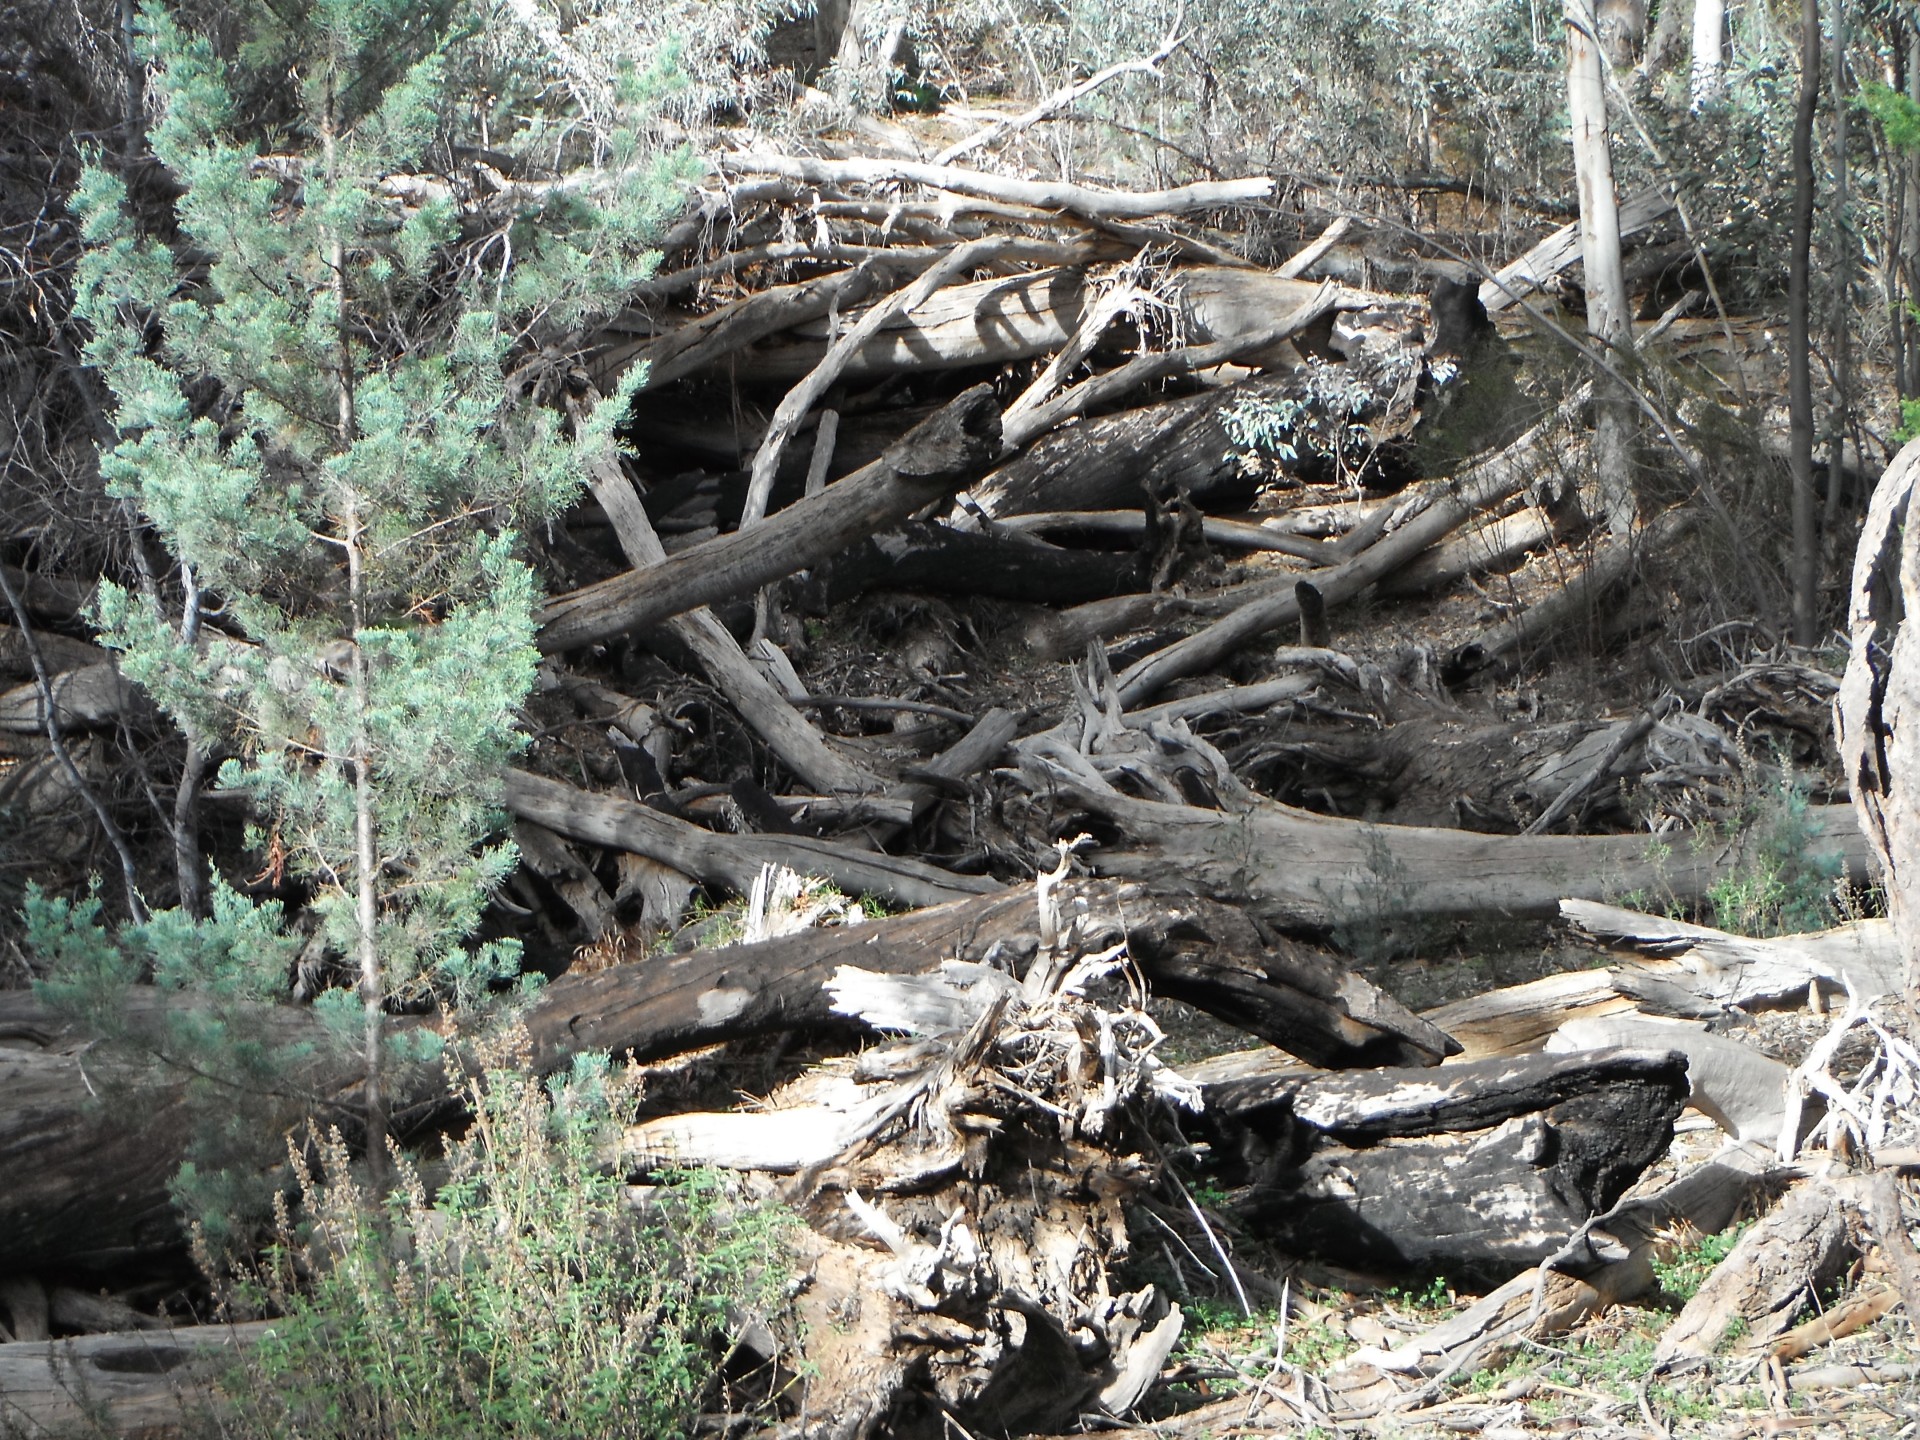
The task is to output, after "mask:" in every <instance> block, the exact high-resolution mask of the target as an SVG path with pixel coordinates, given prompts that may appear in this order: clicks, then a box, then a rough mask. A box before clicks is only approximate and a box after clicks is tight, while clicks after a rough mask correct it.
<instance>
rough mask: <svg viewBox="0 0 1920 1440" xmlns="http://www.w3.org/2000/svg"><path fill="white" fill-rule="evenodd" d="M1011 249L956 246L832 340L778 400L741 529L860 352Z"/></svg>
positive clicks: (995, 239)
mask: <svg viewBox="0 0 1920 1440" xmlns="http://www.w3.org/2000/svg"><path fill="white" fill-rule="evenodd" d="M1012 243H1013V242H1012V241H1011V240H1010V239H1009V238H1008V237H1006V236H989V237H987V238H985V239H981V240H971V241H968V242H967V243H966V244H964V245H960V246H956V247H955V248H954V249H952V250H950V251H949V252H948V253H947V254H945V255H943V256H941V257H940V259H939V261H938V262H937V263H936V264H934V265H933V266H932V267H930V268H929V269H928V270H927V272H926V273H925V274H924V275H922V276H920V277H919V278H918V279H917V280H915V281H914V282H913V284H911V285H909V286H907V287H906V288H905V289H904V290H898V291H895V292H894V293H893V294H891V295H889V296H887V297H886V298H885V299H883V300H878V301H876V302H874V303H873V304H872V305H869V306H868V307H867V308H866V310H865V311H864V312H863V313H862V314H861V315H860V316H859V318H858V319H856V320H855V321H854V322H853V324H852V325H850V326H848V327H847V329H846V330H845V332H844V333H843V334H841V335H839V336H838V337H837V338H835V339H833V341H832V343H831V344H830V345H828V347H827V349H826V352H825V353H824V354H823V355H821V357H820V358H819V360H818V361H817V362H815V364H814V365H813V366H812V367H811V368H810V369H809V370H808V371H807V372H806V373H805V374H804V375H803V376H801V377H800V379H799V382H798V383H797V384H795V385H794V387H793V388H792V389H791V390H789V391H788V392H787V393H786V394H785V395H784V396H782V397H781V400H780V404H779V407H778V408H777V409H775V411H774V412H773V418H772V419H771V420H769V421H768V422H767V431H766V434H765V435H763V436H761V438H760V448H759V449H758V450H757V451H756V452H755V453H754V457H753V465H752V476H751V479H750V480H749V482H748V485H747V498H746V503H745V505H744V506H743V507H742V509H741V512H740V528H741V529H743V530H744V529H746V528H747V527H749V526H752V525H757V524H758V523H759V522H760V521H761V520H762V519H764V518H765V516H766V513H767V503H768V500H769V499H770V498H771V496H772V494H773V480H774V475H775V474H776V472H777V471H778V470H779V468H780V456H781V454H782V453H783V452H784V451H785V449H786V446H787V441H788V440H789V439H791V438H792V436H793V432H794V431H795V430H796V429H798V428H799V425H800V422H801V420H802V419H804V418H805V416H806V415H807V413H808V412H809V411H811V410H812V409H813V407H814V406H815V405H816V404H817V403H818V402H819V401H820V399H821V398H822V397H823V396H825V394H826V393H827V391H828V390H829V389H830V388H831V387H832V386H834V385H835V384H837V383H838V382H840V381H841V380H842V379H843V378H846V377H848V376H849V375H850V374H851V373H852V372H854V370H855V368H856V365H855V362H856V357H858V356H859V355H860V352H861V348H862V347H863V346H864V345H865V344H866V343H867V342H868V341H869V340H871V339H873V338H874V337H875V336H876V335H878V334H879V333H880V332H881V330H883V329H885V328H887V327H888V326H889V325H890V324H892V323H893V322H895V321H898V322H899V323H900V324H901V325H903V326H907V327H913V328H915V329H917V328H918V327H917V324H916V317H915V311H916V310H917V309H918V308H919V307H921V306H923V305H924V304H925V303H926V302H927V300H928V298H929V297H930V296H932V294H933V293H934V292H935V291H936V290H938V289H939V288H940V287H941V286H943V285H945V284H946V283H947V282H948V281H949V280H951V279H953V277H955V276H956V275H962V274H966V273H968V272H970V271H972V270H973V269H975V268H977V267H978V266H981V265H984V264H986V263H988V262H989V261H990V260H991V259H993V258H994V256H995V254H996V252H997V251H999V250H1003V249H1006V248H1008V247H1009V246H1010V245H1011V244H1012ZM992 328H994V329H996V330H997V329H998V328H999V327H997V326H996V327H992Z"/></svg>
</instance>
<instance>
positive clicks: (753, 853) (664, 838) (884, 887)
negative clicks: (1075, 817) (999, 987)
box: [503, 770, 1000, 905]
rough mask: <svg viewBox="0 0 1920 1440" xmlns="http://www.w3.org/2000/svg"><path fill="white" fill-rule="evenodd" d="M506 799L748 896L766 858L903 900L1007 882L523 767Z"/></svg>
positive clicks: (565, 831) (573, 832)
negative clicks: (721, 825) (716, 821)
mask: <svg viewBox="0 0 1920 1440" xmlns="http://www.w3.org/2000/svg"><path fill="white" fill-rule="evenodd" d="M503 803H504V804H505V805H506V807H507V809H508V810H510V811H512V812H513V814H515V815H517V816H518V817H519V818H521V819H522V820H532V821H534V822H535V823H536V824H540V825H545V826H546V827H547V828H548V829H549V830H553V831H556V832H558V833H559V834H562V835H565V836H567V837H568V838H569V839H571V840H584V841H586V842H587V843H588V844H592V845H607V846H612V847H613V848H615V849H619V850H630V851H632V852H633V853H634V854H636V855H645V856H646V857H647V858H648V859H650V860H657V861H659V862H660V863H661V864H663V865H670V866H672V867H673V868H674V869H675V870H678V871H680V872H681V873H682V874H685V875H691V876H692V877H693V878H694V879H696V880H700V881H703V882H705V883H708V884H717V885H724V886H726V887H727V888H729V889H731V890H733V891H735V892H737V893H739V894H742V895H744V894H745V893H746V892H747V891H748V890H749V889H751V888H752V886H753V882H754V879H755V877H757V876H758V875H759V873H760V870H761V868H762V867H763V866H766V865H785V866H787V867H788V868H789V869H793V870H799V871H801V872H803V873H808V874H815V875H820V876H823V877H824V878H826V879H828V880H831V881H833V883H834V884H836V885H838V886H839V887H840V888H841V889H842V890H844V891H846V892H848V893H849V894H855V895H878V896H882V897H884V898H885V899H887V900H889V901H891V902H892V903H893V904H896V905H938V904H940V903H941V902H943V901H946V900H955V899H958V898H960V897H961V896H963V895H979V894H984V893H986V892H988V891H992V890H997V889H999V888H1000V886H999V885H998V884H997V883H996V882H994V881H992V880H987V879H982V878H980V877H978V876H972V875H955V874H952V873H950V872H948V871H945V870H941V869H939V868H938V867H937V866H933V865H928V864H926V863H925V862H924V861H920V860H909V859H905V858H902V857H899V856H893V855H881V854H877V853H875V852H873V851H868V850H856V849H854V848H853V847H852V846H850V845H838V844H835V843H833V842H832V841H829V840H814V839H810V838H808V837H806V836H800V835H782V836H772V835H718V834H715V833H714V832H713V831H711V830H702V829H701V828H700V827H699V826H697V825H689V824H688V823H687V822H686V821H684V820H676V819H674V817H673V816H671V815H666V814H662V813H661V812H660V811H658V810H654V809H650V808H649V807H647V806H645V805H641V804H638V803H636V802H634V801H632V800H623V799H620V798H619V797H618V796H614V795H596V794H593V793H592V792H590V791H586V790H581V789H578V788H576V787H574V786H572V785H568V784H565V783H564V782H562V781H559V780H548V779H545V778H543V777H541V776H538V775H529V774H527V773H526V772H524V771H518V770H516V771H514V772H512V773H511V774H509V775H508V776H507V784H506V793H505V795H504V796H503Z"/></svg>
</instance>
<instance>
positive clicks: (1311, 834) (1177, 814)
mask: <svg viewBox="0 0 1920 1440" xmlns="http://www.w3.org/2000/svg"><path fill="white" fill-rule="evenodd" d="M1021 746H1022V751H1023V764H1026V765H1028V766H1030V767H1031V768H1032V773H1033V774H1034V776H1035V779H1036V781H1037V783H1039V784H1041V785H1043V786H1051V787H1053V788H1054V789H1055V790H1056V791H1058V792H1059V793H1060V794H1061V795H1063V796H1065V797H1067V798H1069V799H1071V800H1072V801H1073V802H1074V803H1076V804H1079V805H1082V806H1084V807H1085V808H1086V809H1088V810H1090V811H1092V812H1093V813H1095V814H1099V815H1102V816H1104V817H1106V818H1107V819H1109V820H1112V821H1113V822H1115V823H1116V824H1117V825H1118V826H1119V828H1120V832H1121V834H1122V835H1124V836H1125V837H1126V841H1125V844H1126V846H1127V848H1125V849H1119V848H1116V849H1110V850H1101V851H1097V852H1095V853H1093V854H1092V855H1091V856H1090V857H1089V858H1090V860H1091V863H1092V864H1093V865H1094V867H1095V868H1096V869H1097V870H1099V871H1101V872H1102V873H1105V874H1113V875H1123V876H1133V877H1137V878H1144V877H1154V876H1158V877H1163V878H1165V877H1170V876H1174V875H1178V876H1179V877H1181V880H1182V881H1183V882H1184V883H1186V884H1190V885H1192V886H1194V887H1195V889H1196V891H1197V892H1198V893H1200V894H1204V895H1210V896H1214V897H1216V898H1236V899H1241V900H1244V901H1246V902H1247V903H1248V904H1250V905H1251V906H1253V908H1255V909H1256V910H1258V911H1259V912H1261V913H1262V914H1264V915H1266V916H1268V917H1270V918H1272V919H1273V920H1275V921H1276V922H1279V923H1282V924H1296V925H1309V926H1316V927H1331V926H1339V925H1345V926H1354V925H1361V926H1367V925H1381V926H1391V925H1393V924H1396V923H1403V922H1405V921H1410V920H1414V919H1416V918H1420V917H1429V918H1431V917H1439V916H1468V915H1472V916H1480V917H1485V916H1488V915H1508V916H1513V917H1516V918H1518V917H1547V916H1551V915H1553V914H1555V913H1557V912H1558V910H1559V907H1560V902H1561V900H1562V899H1563V898H1564V897H1567V896H1573V897H1576V898H1581V899H1594V900H1599V899H1602V898H1604V897H1606V896H1609V895H1620V894H1628V893H1631V892H1633V891H1635V890H1644V891H1645V892H1647V893H1649V894H1661V895H1671V896H1672V897H1674V898H1675V899H1676V900H1679V901H1681V902H1683V903H1684V902H1686V901H1688V900H1694V899H1698V898H1699V897H1700V896H1702V895H1704V894H1705V893H1706V890H1707V889H1708V887H1709V886H1711V885H1712V883H1713V881H1714V879H1715V878H1716V877H1718V876H1720V875H1723V874H1728V873H1731V872H1733V871H1735V870H1737V869H1738V868H1739V867H1741V866H1742V865H1743V864H1746V863H1748V860H1747V854H1746V849H1747V847H1749V846H1751V845H1752V844H1755V843H1757V842H1755V841H1745V840H1736V841H1733V842H1731V843H1729V844H1726V845H1724V846H1720V847H1716V848H1711V849H1707V848H1703V849H1700V850H1694V849H1692V848H1691V847H1689V846H1687V845H1686V844H1685V843H1684V841H1682V840H1680V839H1678V838H1677V837H1676V840H1675V843H1673V844H1672V845H1671V847H1670V848H1669V849H1666V850H1665V851H1664V852H1657V851H1652V850H1650V849H1649V847H1648V845H1647V841H1646V837H1644V836H1641V835H1594V836H1555V835H1538V836H1533V835H1527V836H1508V835H1478V834H1472V833H1469V832H1464V831H1459V830H1441V829H1433V828H1428V827H1422V826H1411V825H1407V826H1401V825H1374V824H1368V823H1365V822H1362V821H1358V820H1342V819H1336V818H1333V817H1329V816H1322V815H1314V814H1311V813H1310V812H1307V811H1304V810H1295V809H1292V808H1290V807H1287V806H1282V805H1276V804H1273V803H1270V802H1266V801H1261V802H1257V803H1255V804H1254V805H1252V806H1251V807H1245V808H1242V809H1240V810H1237V811H1218V810H1208V809H1202V808H1198V807H1194V806H1189V805H1175V804H1168V803H1166V802H1164V801H1158V800H1140V799H1136V798H1134V797H1133V796H1130V795H1125V794H1122V793H1121V792H1120V791H1118V790H1116V789H1115V788H1114V787H1113V786H1112V785H1110V784H1108V783H1107V782H1106V781H1105V780H1104V779H1103V778H1102V777H1101V776H1100V775H1099V773H1098V772H1097V771H1096V770H1095V769H1094V767H1093V766H1092V765H1091V764H1090V763H1088V762H1087V760H1086V757H1085V756H1081V755H1078V754H1077V753H1075V752H1073V751H1071V750H1070V749H1068V748H1067V747H1066V746H1065V745H1064V744H1062V743H1061V742H1059V741H1058V740H1049V739H1046V738H1043V737H1035V738H1034V739H1031V740H1026V741H1022V742H1021ZM1807 818H1808V823H1809V832H1810V833H1809V837H1808V845H1809V847H1810V848H1811V849H1812V850H1814V851H1815V852H1816V853H1819V854H1823V855H1833V856H1837V857H1838V858H1839V859H1840V860H1841V861H1842V863H1843V866H1844V868H1845V869H1846V871H1847V872H1848V873H1849V874H1854V875H1859V874H1862V873H1864V867H1865V862H1866V849H1865V841H1864V839H1863V838H1862V836H1861V835H1860V830H1859V826H1858V824H1857V823H1856V822H1855V820H1854V818H1853V815H1852V812H1851V811H1850V810H1848V809H1847V808H1845V807H1841V806H1830V807H1815V808H1814V809H1811V810H1809V811H1808V817H1807Z"/></svg>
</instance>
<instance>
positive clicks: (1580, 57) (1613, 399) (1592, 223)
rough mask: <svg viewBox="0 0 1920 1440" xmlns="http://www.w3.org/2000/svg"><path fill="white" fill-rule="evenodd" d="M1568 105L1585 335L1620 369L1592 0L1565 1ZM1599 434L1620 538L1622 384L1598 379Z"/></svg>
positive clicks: (1614, 209) (1623, 327) (1611, 208)
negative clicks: (1583, 268)
mask: <svg viewBox="0 0 1920 1440" xmlns="http://www.w3.org/2000/svg"><path fill="white" fill-rule="evenodd" d="M1566 30H1567V108H1568V110H1569V112H1570V114H1571V118H1572V122H1573V169H1574V175H1575V178H1576V180H1577V182H1578V184H1579V188H1580V255H1581V259H1582V260H1583V261H1584V262H1585V266H1586V295H1587V334H1588V336H1589V337H1591V339H1592V340H1593V343H1594V345H1595V346H1596V347H1597V348H1598V349H1599V351H1600V352H1601V355H1602V357H1603V358H1604V359H1605V360H1606V361H1607V362H1608V363H1609V364H1610V365H1611V366H1613V367H1614V368H1615V369H1616V370H1617V369H1618V368H1619V367H1620V366H1621V365H1622V364H1623V363H1624V362H1625V361H1626V360H1627V359H1628V357H1629V356H1630V355H1631V354H1632V351H1633V323H1632V312H1631V311H1630V310H1629V309H1628V307H1627V280H1626V273H1625V271H1624V269H1623V268H1622V266H1621V259H1620V202H1619V197H1618V195H1617V194H1616V192H1615V190H1614V185H1613V153H1612V146H1611V141H1610V139H1609V136H1608V130H1607V98H1606V81H1605V75H1604V66H1603V60H1602V56H1601V52H1600V44H1599V38H1598V27H1597V21H1596V20H1595V18H1594V8H1593V3H1592V0H1566ZM1595 383H1596V389H1595V391H1594V404H1595V409H1596V411H1597V415H1596V423H1595V426H1594V437H1593V460H1594V471H1595V477H1594V504H1592V505H1591V506H1589V507H1588V508H1589V510H1590V511H1591V512H1593V514H1594V518H1595V519H1596V520H1600V521H1603V522H1604V523H1605V524H1606V526H1607V528H1608V529H1609V530H1610V531H1611V532H1612V533H1613V535H1614V536H1615V537H1624V536H1625V535H1626V534H1627V533H1628V532H1629V531H1630V530H1631V529H1632V527H1633V519H1634V499H1633V442H1634V431H1635V426H1634V423H1633V414H1634V411H1633V401H1632V398H1631V397H1630V396H1629V395H1627V394H1626V393H1625V392H1624V389H1623V387H1622V386H1621V384H1620V383H1619V382H1618V381H1615V380H1613V379H1611V378H1610V377H1608V376H1606V375H1600V376H1598V377H1596V382H1595Z"/></svg>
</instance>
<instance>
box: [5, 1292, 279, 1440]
mask: <svg viewBox="0 0 1920 1440" xmlns="http://www.w3.org/2000/svg"><path fill="white" fill-rule="evenodd" d="M272 1323H273V1322H271V1321H268V1320H259V1321H253V1322H250V1323H248V1324H245V1325H195V1326H183V1327H181V1328H179V1329H174V1330H164V1331H155V1330H137V1331H133V1332H131V1333H127V1334H104V1335H80V1336H75V1337H73V1338H71V1339H66V1340H52V1341H46V1340H42V1341H36V1342H29V1341H16V1342H14V1343H12V1344H4V1345H0V1425H4V1426H5V1427H6V1428H7V1429H8V1431H10V1432H12V1431H15V1430H16V1429H17V1430H18V1432H19V1433H21V1434H26V1435H80V1434H85V1435H102V1434H104V1435H125V1436H144V1437H156V1436H171V1435H189V1434H198V1433H202V1430H201V1427H202V1426H204V1425H205V1424H206V1423H207V1418H208V1414H209V1412H210V1411H211V1409H212V1407H213V1406H214V1405H215V1404H216V1403H217V1401H218V1399H219V1384H220V1381H221V1380H222V1379H223V1378H224V1377H223V1371H224V1370H225V1369H226V1367H227V1366H228V1365H230V1364H231V1363H232V1361H233V1358H234V1356H235V1355H236V1354H238V1353H239V1352H241V1351H243V1350H244V1349H245V1348H246V1347H247V1346H249V1345H251V1344H252V1343H253V1342H254V1341H255V1340H256V1339H258V1338H259V1336H260V1335H261V1334H262V1333H264V1332H265V1331H267V1330H268V1329H270V1328H271V1327H272Z"/></svg>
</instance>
